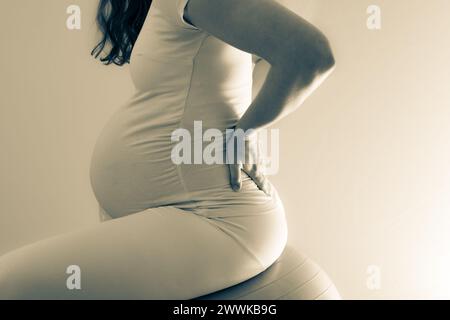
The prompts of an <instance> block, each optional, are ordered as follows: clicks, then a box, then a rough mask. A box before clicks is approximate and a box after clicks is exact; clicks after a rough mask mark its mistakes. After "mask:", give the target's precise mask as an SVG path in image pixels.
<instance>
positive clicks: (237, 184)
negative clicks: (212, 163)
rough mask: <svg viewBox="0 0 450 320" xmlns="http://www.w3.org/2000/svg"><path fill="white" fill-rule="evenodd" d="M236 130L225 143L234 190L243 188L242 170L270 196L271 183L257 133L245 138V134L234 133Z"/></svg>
mask: <svg viewBox="0 0 450 320" xmlns="http://www.w3.org/2000/svg"><path fill="white" fill-rule="evenodd" d="M236 132H237V131H234V129H233V134H231V135H230V136H229V137H227V139H226V145H225V148H226V157H227V164H228V166H229V169H230V184H231V188H232V189H233V190H234V191H239V190H240V189H241V187H242V171H244V172H245V173H247V175H248V176H249V177H250V178H251V179H252V180H253V181H254V182H255V184H256V185H257V186H258V188H259V189H260V190H262V191H263V192H264V193H266V194H267V195H269V196H270V195H271V194H272V189H271V184H270V182H269V180H268V179H267V178H266V176H265V175H264V163H263V161H262V160H263V159H262V157H261V156H260V154H259V148H258V139H257V136H256V134H254V135H253V136H251V137H247V138H245V137H244V136H243V135H239V134H234V133H236ZM232 140H233V141H232Z"/></svg>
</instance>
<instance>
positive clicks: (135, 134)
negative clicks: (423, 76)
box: [91, 0, 282, 217]
mask: <svg viewBox="0 0 450 320" xmlns="http://www.w3.org/2000/svg"><path fill="white" fill-rule="evenodd" d="M187 2H188V0H154V1H153V3H152V5H151V8H150V10H149V13H148V16H147V19H146V21H145V23H144V25H143V28H142V31H141V33H140V35H139V38H138V40H137V42H136V44H135V47H134V50H133V53H132V56H131V65H130V72H131V76H132V80H133V82H134V85H135V87H136V92H135V94H134V95H133V96H132V97H131V98H130V100H129V101H127V103H125V104H124V105H122V106H121V107H120V108H119V109H118V110H117V112H116V113H115V115H114V116H113V117H112V118H111V119H110V121H109V122H108V124H107V125H106V127H105V128H104V130H103V132H102V134H101V136H100V138H99V139H98V142H97V144H96V147H95V150H94V154H93V158H92V164H91V182H92V187H93V190H94V193H95V195H96V197H97V199H98V201H99V203H100V205H101V207H102V208H104V210H106V211H107V212H108V213H109V214H110V215H111V216H113V217H118V216H123V215H127V214H130V213H134V212H139V211H142V210H145V209H148V208H151V207H158V206H168V205H171V206H176V207H179V208H183V209H187V210H196V212H197V213H198V212H201V214H202V215H205V216H212V215H242V214H243V211H245V214H247V215H258V214H263V213H267V212H273V211H274V210H275V211H277V210H278V211H280V212H281V211H282V205H281V203H280V202H279V199H278V198H277V197H270V196H268V195H266V194H264V192H262V191H261V190H259V189H258V188H257V187H256V185H255V184H254V183H253V181H251V180H250V178H249V177H248V176H247V175H245V174H244V175H243V177H244V181H243V187H242V191H240V192H234V191H233V190H232V189H231V187H230V182H229V181H230V179H229V169H228V166H227V165H226V164H213V165H208V164H181V165H176V164H174V163H173V161H172V160H171V152H172V149H173V147H174V145H175V144H176V143H175V142H173V141H171V135H172V133H173V132H174V130H176V129H178V128H185V129H187V130H189V131H190V132H191V133H192V137H193V136H194V134H193V126H194V121H201V122H202V127H203V132H204V131H205V130H207V129H209V128H217V129H219V130H221V131H223V132H224V131H225V129H227V128H230V127H232V126H234V125H235V124H236V122H237V120H238V119H239V118H240V117H241V116H242V114H243V113H244V112H245V110H246V109H247V108H248V107H249V105H250V104H251V100H252V72H253V67H254V64H253V62H252V55H251V54H249V53H247V52H244V51H241V50H239V49H237V48H235V47H233V46H231V45H229V44H227V43H225V42H223V41H221V40H219V39H217V38H215V37H214V36H212V35H210V34H208V33H207V32H205V31H203V30H200V29H198V28H197V27H195V26H193V25H191V24H189V23H188V22H187V21H186V20H185V19H184V18H183V13H184V9H185V7H186V4H187ZM274 192H275V191H274ZM217 210H218V211H217Z"/></svg>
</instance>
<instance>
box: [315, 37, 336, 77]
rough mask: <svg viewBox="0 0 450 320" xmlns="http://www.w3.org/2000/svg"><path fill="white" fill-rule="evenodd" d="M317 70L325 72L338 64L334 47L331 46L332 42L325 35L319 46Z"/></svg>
mask: <svg viewBox="0 0 450 320" xmlns="http://www.w3.org/2000/svg"><path fill="white" fill-rule="evenodd" d="M317 47H318V48H317V49H316V50H317V62H316V65H317V70H316V71H317V72H319V73H325V72H328V71H330V70H332V69H334V67H335V65H336V59H335V57H334V54H333V49H332V48H331V45H330V42H329V41H328V39H327V38H325V36H324V37H323V40H321V41H320V43H319V45H318V46H317Z"/></svg>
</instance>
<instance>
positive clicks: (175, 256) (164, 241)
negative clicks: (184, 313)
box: [0, 207, 263, 299]
mask: <svg viewBox="0 0 450 320" xmlns="http://www.w3.org/2000/svg"><path fill="white" fill-rule="evenodd" d="M69 266H76V269H74V270H77V271H80V273H79V275H80V282H79V283H80V286H81V289H77V288H75V289H72V290H70V289H69V288H68V286H67V281H68V279H71V278H70V277H72V276H73V275H71V274H68V273H67V270H68V268H69ZM78 267H79V269H78ZM69 271H70V269H69ZM261 271H263V267H262V265H261V264H260V263H259V262H258V260H257V259H255V258H254V257H253V256H252V255H251V254H249V253H248V252H247V251H245V250H244V249H243V248H242V246H240V245H239V243H237V242H236V241H235V240H234V239H233V238H232V237H230V236H229V235H228V234H226V233H225V232H223V231H222V230H221V229H220V228H218V227H217V226H216V225H214V224H213V223H211V222H210V221H209V220H208V219H207V218H205V217H201V216H198V215H195V214H193V213H191V212H188V211H184V210H181V209H178V208H174V207H159V208H153V209H148V210H145V211H143V212H140V213H136V214H133V215H129V216H126V217H122V218H118V219H114V220H109V221H106V222H103V223H99V224H98V225H95V226H93V227H89V228H86V229H83V230H80V231H76V232H71V233H68V234H64V235H60V236H57V237H53V238H50V239H47V240H43V241H39V242H37V243H34V244H32V245H28V246H26V247H23V248H21V249H17V250H15V251H13V252H11V253H8V254H6V255H4V256H2V257H0V299H191V298H195V297H198V296H201V295H204V294H207V293H210V292H213V291H217V290H220V289H223V288H225V287H228V286H231V285H234V284H237V283H239V282H242V281H244V280H246V279H249V278H250V277H252V276H255V275H256V274H258V273H260V272H261Z"/></svg>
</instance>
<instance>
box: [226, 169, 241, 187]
mask: <svg viewBox="0 0 450 320" xmlns="http://www.w3.org/2000/svg"><path fill="white" fill-rule="evenodd" d="M229 168H230V184H231V188H232V189H233V190H234V191H239V190H240V189H241V186H242V172H241V170H242V164H230V165H229Z"/></svg>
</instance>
